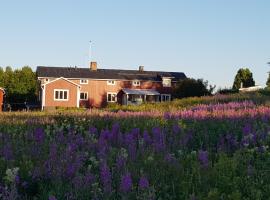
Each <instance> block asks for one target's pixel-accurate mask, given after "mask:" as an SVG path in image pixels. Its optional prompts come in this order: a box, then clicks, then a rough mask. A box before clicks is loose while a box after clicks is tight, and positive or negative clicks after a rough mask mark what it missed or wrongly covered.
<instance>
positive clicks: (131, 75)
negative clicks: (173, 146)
mask: <svg viewBox="0 0 270 200" xmlns="http://www.w3.org/2000/svg"><path fill="white" fill-rule="evenodd" d="M37 77H38V80H39V81H40V89H41V90H40V101H41V105H42V109H46V108H50V107H86V108H89V107H104V106H106V105H107V104H108V103H115V102H117V103H119V104H123V105H130V104H141V103H142V102H159V101H170V100H171V94H172V89H173V87H174V86H175V85H176V83H177V81H178V80H181V79H185V78H186V76H185V74H184V73H181V72H160V71H145V70H144V67H143V66H140V67H139V69H138V70H120V69H98V68H97V63H96V62H91V63H90V64H89V68H78V67H44V66H38V67H37Z"/></svg>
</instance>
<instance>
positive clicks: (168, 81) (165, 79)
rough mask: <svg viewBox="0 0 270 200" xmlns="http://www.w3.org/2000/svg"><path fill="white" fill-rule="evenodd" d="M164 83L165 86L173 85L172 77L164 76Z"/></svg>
mask: <svg viewBox="0 0 270 200" xmlns="http://www.w3.org/2000/svg"><path fill="white" fill-rule="evenodd" d="M162 85H163V87H171V86H172V79H170V78H162Z"/></svg>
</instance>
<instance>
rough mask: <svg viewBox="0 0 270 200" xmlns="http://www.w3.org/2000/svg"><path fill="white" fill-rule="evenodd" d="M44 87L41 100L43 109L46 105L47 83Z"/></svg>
mask: <svg viewBox="0 0 270 200" xmlns="http://www.w3.org/2000/svg"><path fill="white" fill-rule="evenodd" d="M41 89H42V100H41V109H42V110H44V107H45V100H46V99H45V98H46V91H45V90H46V85H44V87H41Z"/></svg>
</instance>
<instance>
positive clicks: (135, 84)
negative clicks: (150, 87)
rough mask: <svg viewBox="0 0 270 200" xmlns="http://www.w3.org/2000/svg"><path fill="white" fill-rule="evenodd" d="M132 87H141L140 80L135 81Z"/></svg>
mask: <svg viewBox="0 0 270 200" xmlns="http://www.w3.org/2000/svg"><path fill="white" fill-rule="evenodd" d="M132 85H133V86H140V85H141V82H140V81H139V80H133V81H132Z"/></svg>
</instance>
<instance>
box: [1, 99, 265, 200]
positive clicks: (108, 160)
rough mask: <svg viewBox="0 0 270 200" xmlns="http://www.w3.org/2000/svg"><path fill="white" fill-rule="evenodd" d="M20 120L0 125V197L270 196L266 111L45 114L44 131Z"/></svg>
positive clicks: (243, 106)
mask: <svg viewBox="0 0 270 200" xmlns="http://www.w3.org/2000/svg"><path fill="white" fill-rule="evenodd" d="M45 116H46V115H44V116H43V115H42V116H40V117H45ZM16 117H18V118H19V117H20V115H18V116H16ZM33 117H36V115H33ZM25 118H27V119H28V120H29V121H31V124H27V125H26V127H25V126H22V125H16V126H10V127H8V126H5V125H1V124H0V129H1V132H0V191H1V193H0V198H6V199H8V198H9V199H12V198H13V199H14V198H15V199H16V198H17V199H34V198H36V199H122V198H126V199H211V198H212V199H215V198H216V197H217V198H219V197H222V198H224V199H267V198H268V197H269V196H270V189H269V188H270V173H269V170H268V168H269V165H270V150H269V145H270V125H269V124H270V123H269V122H270V109H269V107H267V106H263V105H256V104H255V103H253V102H250V101H246V102H231V103H228V104H209V105H197V106H195V107H191V108H190V109H183V110H176V111H174V112H167V113H164V112H162V111H158V110H154V111H151V112H146V111H142V112H123V111H122V112H119V113H117V112H108V111H97V110H95V111H89V112H86V113H83V114H82V113H81V114H79V113H74V114H69V115H67V116H53V117H52V120H53V122H54V123H53V124H51V123H50V122H48V121H46V120H45V122H42V123H40V120H41V118H39V120H31V114H29V116H27V117H26V116H25ZM23 120H24V119H18V121H23ZM22 127H24V128H22ZM14 169H19V170H14ZM6 172H8V173H6ZM1 195H2V196H1Z"/></svg>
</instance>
